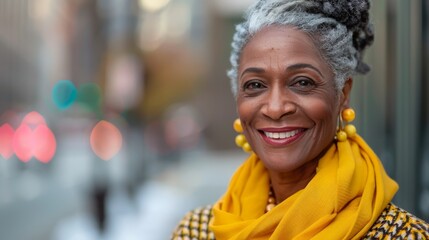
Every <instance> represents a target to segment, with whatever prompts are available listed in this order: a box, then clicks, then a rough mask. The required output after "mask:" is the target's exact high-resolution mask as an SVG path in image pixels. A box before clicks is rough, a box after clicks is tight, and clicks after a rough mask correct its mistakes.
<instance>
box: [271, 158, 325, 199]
mask: <svg viewBox="0 0 429 240" xmlns="http://www.w3.org/2000/svg"><path fill="white" fill-rule="evenodd" d="M318 162H319V161H318V160H316V161H311V162H309V163H307V164H305V165H304V166H302V167H300V168H299V169H296V170H294V171H292V172H287V173H278V172H274V171H270V170H269V171H268V172H269V175H270V180H271V186H272V189H273V191H274V196H275V198H276V202H277V203H280V202H282V201H283V200H285V199H287V198H288V197H290V196H292V195H293V194H295V193H296V192H298V191H299V190H301V189H303V188H305V187H306V186H307V184H308V183H309V182H310V181H311V179H313V177H314V175H316V169H317V165H318Z"/></svg>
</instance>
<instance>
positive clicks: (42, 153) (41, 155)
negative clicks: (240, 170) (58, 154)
mask: <svg viewBox="0 0 429 240" xmlns="http://www.w3.org/2000/svg"><path fill="white" fill-rule="evenodd" d="M32 137H33V141H34V145H33V155H34V157H36V159H37V160H39V161H40V162H43V163H48V162H50V161H51V159H52V158H53V157H54V155H55V150H56V148H57V143H56V140H55V136H54V134H53V133H52V131H51V129H49V128H48V126H46V125H44V124H41V125H39V126H38V127H37V128H36V129H35V130H34V132H33V135H32Z"/></svg>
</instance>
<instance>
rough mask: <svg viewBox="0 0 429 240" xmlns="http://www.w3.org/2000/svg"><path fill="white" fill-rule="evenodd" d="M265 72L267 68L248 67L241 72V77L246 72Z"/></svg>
mask: <svg viewBox="0 0 429 240" xmlns="http://www.w3.org/2000/svg"><path fill="white" fill-rule="evenodd" d="M264 72H265V70H264V69H263V68H257V67H249V68H246V69H245V70H244V71H243V72H242V73H241V75H240V78H242V77H243V75H244V74H245V73H264Z"/></svg>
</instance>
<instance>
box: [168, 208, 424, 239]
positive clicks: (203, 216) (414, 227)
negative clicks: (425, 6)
mask: <svg viewBox="0 0 429 240" xmlns="http://www.w3.org/2000/svg"><path fill="white" fill-rule="evenodd" d="M211 209H212V206H210V205H209V206H206V207H203V208H198V209H195V210H193V211H191V212H189V213H188V214H186V216H185V217H184V218H183V219H182V221H181V222H180V224H179V225H178V226H177V228H176V229H175V231H174V232H173V236H172V239H173V240H194V239H195V240H215V239H216V238H215V236H214V234H213V232H211V231H210V230H209V228H208V226H209V222H210V219H211V218H212V217H213V215H212V211H211ZM362 239H386V240H388V239H410V240H411V239H429V225H428V224H427V223H426V222H424V221H423V220H421V219H419V218H417V217H416V216H414V215H412V214H410V213H409V212H407V211H405V210H403V209H401V208H399V207H397V206H395V205H394V204H392V203H390V204H388V205H387V207H386V208H385V209H384V211H383V212H382V213H381V215H380V217H379V218H378V220H377V221H376V222H375V223H374V225H373V226H372V228H371V229H370V230H369V231H368V233H367V234H366V235H365V236H364V237H363V238H362Z"/></svg>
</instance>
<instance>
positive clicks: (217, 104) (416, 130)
mask: <svg viewBox="0 0 429 240" xmlns="http://www.w3.org/2000/svg"><path fill="white" fill-rule="evenodd" d="M251 2H252V1H251V0H249V1H234V3H231V2H230V1H225V0H217V1H209V0H205V1H203V0H156V1H155V0H152V1H151V0H37V1H36V0H0V126H1V125H3V124H6V123H9V124H10V125H11V126H12V127H14V128H17V127H18V125H19V123H20V121H21V120H22V118H23V117H24V116H25V115H26V114H27V113H28V112H31V111H37V112H39V113H40V114H41V115H43V116H44V117H45V119H46V122H47V124H48V125H49V126H50V127H51V129H52V130H53V132H54V134H55V136H56V140H57V149H56V155H55V157H54V158H53V159H52V160H51V162H49V163H48V164H44V163H40V162H38V161H36V160H35V159H32V160H30V161H29V162H27V163H24V162H21V161H19V159H17V157H16V156H12V157H11V158H9V159H5V158H4V157H2V156H0V233H7V235H5V236H4V237H5V238H6V239H49V238H51V236H50V234H51V233H52V231H53V226H55V224H54V223H55V222H57V221H59V220H60V219H63V218H65V217H67V216H69V215H71V214H73V212H76V211H78V210H79V209H82V208H88V209H90V211H91V212H92V213H93V214H94V215H97V216H99V217H100V218H101V219H102V218H103V210H102V209H101V210H100V209H98V208H97V207H94V206H98V207H100V206H102V205H103V202H104V201H105V198H106V194H108V193H109V192H112V191H113V190H116V189H125V190H126V191H127V192H131V194H132V193H133V191H135V189H136V188H137V187H138V186H139V185H141V184H143V183H144V182H145V181H147V180H148V179H151V178H153V177H154V176H157V174H158V173H159V172H160V171H161V170H162V169H164V168H165V166H168V165H169V164H173V163H174V162H176V161H177V160H178V159H179V158H180V156H181V155H182V154H183V153H186V152H188V151H192V150H195V149H206V150H208V151H225V150H230V149H233V148H234V147H235V146H234V143H233V138H234V132H233V130H232V127H231V125H232V122H233V120H234V119H235V118H236V110H235V106H234V99H233V96H232V94H231V93H230V91H229V80H228V79H227V77H226V70H227V69H228V68H229V51H230V41H231V37H232V34H233V32H234V26H235V24H237V23H238V22H239V21H240V20H241V14H242V12H243V10H244V9H245V8H246V7H247V6H248V5H249V4H250V3H251ZM372 11H373V15H372V20H373V22H374V27H375V32H376V39H375V42H374V45H373V46H372V48H370V49H369V50H368V52H367V53H366V58H367V60H368V62H369V63H370V64H371V65H372V71H371V73H370V74H369V75H368V76H365V77H357V78H356V79H355V81H354V88H353V93H352V101H351V105H352V106H353V107H354V108H355V110H356V112H357V118H356V126H357V128H358V131H359V133H360V134H361V135H363V136H364V138H365V139H367V141H368V142H369V144H370V145H371V146H372V147H373V149H374V151H375V152H376V153H377V154H378V155H379V156H380V158H381V159H382V161H383V162H384V164H385V167H386V169H387V171H388V172H389V174H390V175H391V176H392V177H393V178H394V179H395V180H396V181H397V182H398V183H399V185H400V190H399V192H398V194H397V197H396V198H395V202H396V203H398V204H399V205H400V206H402V207H403V208H405V209H407V210H409V211H411V212H413V213H415V214H416V215H418V216H420V217H422V218H424V219H426V220H429V174H428V173H429V94H428V93H429V82H428V81H427V78H428V77H429V72H428V69H429V67H428V66H429V65H428V64H429V37H428V36H429V4H428V3H427V1H424V0H416V1H401V0H377V1H373V3H372ZM64 79H68V80H70V81H72V82H73V83H74V84H75V85H76V86H77V88H78V89H79V87H80V86H84V85H85V84H87V83H93V84H95V85H96V86H98V87H99V89H100V91H101V99H98V100H97V99H91V97H89V100H87V102H86V103H87V104H86V105H85V104H75V105H74V106H72V107H71V108H69V109H67V110H65V111H64V110H60V109H58V108H56V106H55V104H54V103H53V102H52V88H53V87H54V86H55V84H56V83H57V82H58V81H59V80H64ZM101 119H107V120H109V121H111V122H113V123H115V124H116V126H117V127H118V129H120V131H121V133H122V136H123V139H124V144H123V148H122V149H121V151H120V152H119V153H118V154H117V155H116V156H115V157H114V158H113V159H111V160H109V161H103V160H101V159H99V157H97V156H96V155H95V154H94V153H93V151H92V150H91V146H90V143H89V137H88V136H89V135H90V131H91V128H92V127H93V126H94V124H95V123H97V121H99V120H101ZM228 139H231V141H228ZM112 189H113V190H112ZM48 202H49V204H47V203H48ZM99 222H100V224H102V221H99ZM16 226H25V227H24V228H25V229H26V231H21V230H19V229H18V228H17V227H16ZM0 238H2V239H3V237H0Z"/></svg>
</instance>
